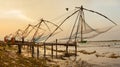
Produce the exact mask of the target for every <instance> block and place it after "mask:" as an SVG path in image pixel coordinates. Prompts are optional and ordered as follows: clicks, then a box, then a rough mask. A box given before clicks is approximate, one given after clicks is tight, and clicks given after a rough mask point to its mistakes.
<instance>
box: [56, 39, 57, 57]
mask: <svg viewBox="0 0 120 67" xmlns="http://www.w3.org/2000/svg"><path fill="white" fill-rule="evenodd" d="M56 58H57V39H56Z"/></svg>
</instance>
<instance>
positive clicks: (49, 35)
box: [45, 10, 79, 42]
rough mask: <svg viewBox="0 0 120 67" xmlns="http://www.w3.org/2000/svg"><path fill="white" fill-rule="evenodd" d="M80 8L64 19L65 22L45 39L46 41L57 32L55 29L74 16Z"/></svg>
mask: <svg viewBox="0 0 120 67" xmlns="http://www.w3.org/2000/svg"><path fill="white" fill-rule="evenodd" d="M78 11H79V10H77V11H75V12H74V13H72V14H71V15H69V16H68V17H67V18H66V19H64V20H63V22H62V23H61V24H60V25H59V26H58V27H57V28H56V29H55V30H54V31H53V32H52V33H51V34H50V35H49V36H48V38H47V39H46V40H45V42H46V41H47V40H48V39H49V38H50V37H51V36H52V35H53V34H54V33H55V31H56V30H57V29H58V28H60V26H61V25H62V24H63V23H64V22H65V21H66V20H67V19H69V18H70V17H71V16H73V15H74V14H75V13H77V12H78Z"/></svg>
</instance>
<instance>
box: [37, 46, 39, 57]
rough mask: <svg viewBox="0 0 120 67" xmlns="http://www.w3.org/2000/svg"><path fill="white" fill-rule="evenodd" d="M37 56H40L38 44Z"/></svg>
mask: <svg viewBox="0 0 120 67" xmlns="http://www.w3.org/2000/svg"><path fill="white" fill-rule="evenodd" d="M37 58H39V46H37Z"/></svg>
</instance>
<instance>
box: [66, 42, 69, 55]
mask: <svg viewBox="0 0 120 67" xmlns="http://www.w3.org/2000/svg"><path fill="white" fill-rule="evenodd" d="M68 44H69V43H67V44H66V54H65V55H66V56H68Z"/></svg>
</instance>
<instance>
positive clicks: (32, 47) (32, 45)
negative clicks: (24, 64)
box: [32, 44, 34, 58]
mask: <svg viewBox="0 0 120 67" xmlns="http://www.w3.org/2000/svg"><path fill="white" fill-rule="evenodd" d="M32 57H33V58H34V44H32Z"/></svg>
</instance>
